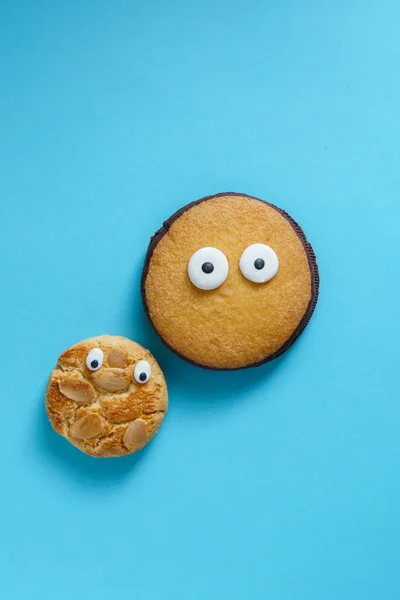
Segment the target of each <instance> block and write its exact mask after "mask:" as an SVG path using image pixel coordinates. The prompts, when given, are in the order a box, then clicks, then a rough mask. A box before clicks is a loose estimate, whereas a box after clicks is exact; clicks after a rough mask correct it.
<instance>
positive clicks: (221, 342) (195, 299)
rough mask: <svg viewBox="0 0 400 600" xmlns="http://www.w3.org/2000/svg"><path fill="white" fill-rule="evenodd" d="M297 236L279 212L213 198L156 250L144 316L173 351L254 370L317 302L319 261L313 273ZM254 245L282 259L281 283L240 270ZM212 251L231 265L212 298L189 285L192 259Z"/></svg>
mask: <svg viewBox="0 0 400 600" xmlns="http://www.w3.org/2000/svg"><path fill="white" fill-rule="evenodd" d="M167 223H168V222H167ZM299 231H300V233H301V235H303V236H304V234H302V232H301V230H300V229H299V228H298V230H296V229H295V227H294V226H293V225H292V224H291V223H290V222H289V220H288V219H287V218H285V216H283V215H282V213H281V212H280V211H279V210H278V209H277V208H275V207H273V206H271V205H269V204H266V203H265V202H262V201H260V200H257V199H255V198H251V197H248V196H242V195H227V196H214V197H210V198H209V199H206V200H204V201H201V202H200V203H198V204H195V205H193V206H191V207H190V208H189V209H188V210H186V211H184V212H182V214H180V216H178V218H176V219H175V220H173V219H171V224H170V225H167V227H166V228H165V231H163V230H160V232H161V235H160V232H158V234H156V236H155V238H154V240H153V243H152V244H151V245H150V250H149V253H148V257H147V261H148V262H147V264H146V265H145V269H144V275H143V280H142V294H143V299H144V304H145V307H146V310H147V312H148V315H149V317H150V320H151V321H152V323H153V325H154V327H155V329H156V330H157V332H158V333H159V335H160V336H161V337H162V338H163V340H164V341H165V342H166V343H167V345H168V346H170V347H171V349H173V350H174V351H176V352H177V353H178V354H180V355H181V356H182V357H183V358H186V359H188V360H190V361H192V362H194V363H197V364H200V365H202V366H206V367H210V368H217V369H235V368H242V367H246V366H251V365H253V364H256V363H260V362H263V361H265V360H268V357H269V356H272V355H274V353H276V352H278V351H279V350H280V349H281V348H282V346H284V345H285V343H286V342H287V341H288V340H289V339H290V338H291V336H292V335H295V333H296V328H298V327H299V325H301V323H302V320H303V319H304V318H305V317H306V316H307V311H308V310H309V308H310V307H309V305H310V303H311V302H312V296H313V294H314V296H315V298H314V299H315V302H316V295H317V294H316V292H315V285H314V290H313V285H312V283H313V277H314V283H315V280H316V281H318V279H317V278H318V271H317V267H316V264H315V257H314V265H315V271H314V273H312V268H311V266H310V262H309V255H310V253H311V254H312V256H313V253H312V249H311V247H309V249H310V253H309V252H308V248H307V249H306V247H305V243H306V242H305V239H304V243H303V241H302V239H301V237H300V235H299ZM256 243H262V244H266V245H268V246H270V247H271V248H272V249H273V250H274V251H275V253H276V254H277V256H278V259H279V269H278V272H277V274H276V275H275V277H273V278H272V279H271V280H270V281H268V282H266V283H262V284H258V283H253V282H252V281H249V280H248V279H246V278H245V277H244V276H243V274H242V272H241V270H240V268H239V260H240V257H241V255H242V253H243V251H244V250H245V249H246V248H247V247H248V246H250V245H252V244H256ZM207 246H211V247H214V248H217V249H218V250H221V251H222V252H223V253H224V254H225V256H226V257H227V259H228V262H229V274H228V277H227V279H226V281H225V282H224V283H223V284H222V285H221V286H220V287H218V288H217V289H214V290H210V291H205V290H201V289H198V288H197V287H195V286H194V285H193V284H192V282H191V281H190V279H189V277H188V262H189V260H190V258H191V256H192V255H193V254H194V253H195V252H196V251H197V250H199V249H200V248H203V247H207ZM311 313H312V310H311ZM310 316H311V314H310ZM306 322H307V319H305V324H306Z"/></svg>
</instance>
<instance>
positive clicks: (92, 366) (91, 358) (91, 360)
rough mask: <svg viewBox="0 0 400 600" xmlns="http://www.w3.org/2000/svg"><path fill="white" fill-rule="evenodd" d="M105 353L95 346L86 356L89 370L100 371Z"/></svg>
mask: <svg viewBox="0 0 400 600" xmlns="http://www.w3.org/2000/svg"><path fill="white" fill-rule="evenodd" d="M103 360H104V354H103V351H102V350H100V348H93V350H91V351H90V352H89V354H88V355H87V357H86V366H87V368H88V369H89V371H98V370H99V369H100V367H101V365H102V364H103Z"/></svg>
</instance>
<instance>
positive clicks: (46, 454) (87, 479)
mask: <svg viewBox="0 0 400 600" xmlns="http://www.w3.org/2000/svg"><path fill="white" fill-rule="evenodd" d="M44 396H45V388H44V387H43V392H42V394H41V396H40V397H39V398H38V399H37V401H36V402H35V410H36V414H35V418H34V419H32V422H33V423H34V428H33V437H34V440H33V441H34V443H33V445H32V444H30V450H29V451H32V448H35V449H36V451H37V452H38V454H39V457H40V460H41V461H44V462H46V463H47V465H48V466H49V467H50V468H52V469H55V470H56V472H57V476H58V477H59V475H60V473H62V474H63V475H64V476H66V477H67V478H68V479H69V480H71V481H74V482H75V483H76V484H77V485H80V486H82V487H85V486H86V487H87V486H88V484H89V485H90V486H91V487H96V488H99V487H103V488H107V487H112V486H113V484H117V483H121V481H122V480H124V479H126V478H127V477H128V476H131V475H132V474H133V472H134V471H135V470H136V469H137V468H139V465H141V464H142V463H143V462H145V459H146V455H147V454H148V452H149V447H148V446H146V448H144V449H143V450H141V451H140V452H137V453H135V454H131V455H130V456H123V457H118V458H110V459H105V458H93V457H91V456H88V455H87V454H84V453H83V452H81V451H80V450H78V449H77V448H75V446H73V445H72V444H70V443H69V442H68V441H67V440H66V439H65V438H63V437H62V436H61V435H59V434H58V433H56V432H55V431H54V430H53V428H52V427H51V425H50V423H49V420H48V417H47V414H46V410H45V407H44ZM150 445H151V444H150Z"/></svg>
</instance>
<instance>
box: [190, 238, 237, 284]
mask: <svg viewBox="0 0 400 600" xmlns="http://www.w3.org/2000/svg"><path fill="white" fill-rule="evenodd" d="M228 271H229V265H228V260H227V258H226V256H225V254H224V253H223V252H221V250H218V249H217V248H200V250H197V252H195V253H194V254H193V256H192V258H191V259H190V260H189V264H188V275H189V279H190V281H191V282H192V283H193V285H195V286H196V287H197V288H199V289H200V290H215V289H216V288H217V287H219V286H220V285H222V284H223V283H224V281H225V279H226V278H227V277H228Z"/></svg>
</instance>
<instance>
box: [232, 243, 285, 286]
mask: <svg viewBox="0 0 400 600" xmlns="http://www.w3.org/2000/svg"><path fill="white" fill-rule="evenodd" d="M239 267H240V270H241V272H242V273H243V275H244V276H245V277H246V279H248V280H249V281H253V282H254V283H265V282H266V281H269V280H270V279H272V278H273V277H274V276H275V275H276V273H277V271H278V267H279V260H278V257H277V255H276V254H275V252H274V251H273V250H272V248H270V247H269V246H267V245H266V244H252V245H251V246H249V247H248V248H246V250H245V251H244V252H243V254H242V256H241V257H240V261H239Z"/></svg>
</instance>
